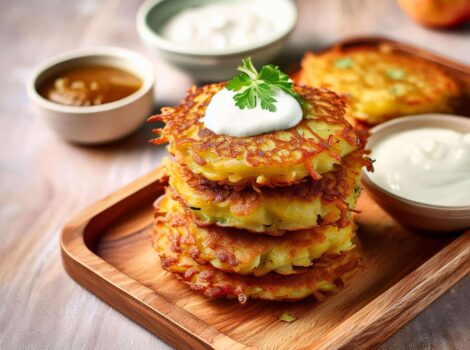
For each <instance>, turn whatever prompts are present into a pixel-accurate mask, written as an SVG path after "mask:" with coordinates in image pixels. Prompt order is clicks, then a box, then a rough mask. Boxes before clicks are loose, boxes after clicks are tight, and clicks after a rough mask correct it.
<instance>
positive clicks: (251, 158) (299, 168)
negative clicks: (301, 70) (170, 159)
mask: <svg viewBox="0 0 470 350" xmlns="http://www.w3.org/2000/svg"><path fill="white" fill-rule="evenodd" d="M223 87H224V83H218V84H212V85H206V86H203V87H199V88H196V87H192V88H191V89H190V90H189V92H188V95H187V96H186V98H185V99H184V100H183V101H182V103H181V104H180V105H179V106H177V107H166V108H162V114H160V115H158V116H154V117H151V118H150V119H149V120H150V121H155V120H162V121H164V122H165V123H166V125H165V127H164V128H163V129H156V130H155V132H156V133H157V134H159V135H161V136H160V138H157V139H154V140H153V142H154V143H157V144H160V143H164V142H169V147H168V150H169V152H170V153H171V154H172V155H174V156H175V157H176V159H177V160H178V161H180V162H181V163H183V164H185V165H186V166H187V167H188V168H189V169H190V170H191V171H192V172H193V173H195V174H201V175H203V176H204V177H205V178H207V179H209V180H212V181H216V182H219V183H224V184H229V185H232V186H238V187H240V186H242V187H243V186H244V185H246V184H257V185H260V186H281V185H283V186H287V185H291V184H293V183H295V182H299V181H300V180H302V179H304V178H306V177H307V176H311V177H312V178H313V179H315V180H319V179H320V178H321V174H323V173H325V172H328V171H331V170H332V169H333V168H334V166H335V165H336V164H339V163H340V162H341V158H342V157H343V156H345V155H346V154H348V153H350V152H352V151H353V150H355V149H357V148H360V147H361V146H363V143H364V140H363V139H362V138H361V137H360V136H358V135H357V134H356V133H355V131H354V129H353V128H352V126H351V125H350V124H349V123H348V122H347V121H346V120H345V119H344V112H345V103H344V101H343V99H341V98H340V97H338V96H337V95H336V94H335V93H333V92H331V91H327V90H324V89H315V88H311V87H302V86H297V85H294V87H293V89H294V91H295V92H296V93H298V94H299V95H300V97H301V98H302V99H303V100H304V102H305V105H307V106H309V107H308V108H307V109H308V110H304V111H303V112H304V116H303V119H302V121H301V122H300V123H299V124H298V125H296V126H295V127H293V128H291V129H288V130H282V131H275V132H271V133H266V134H262V135H256V136H252V137H233V136H224V135H217V134H215V133H213V132H212V131H210V130H209V129H207V128H205V127H204V125H203V123H202V122H201V121H200V119H201V118H202V117H203V116H204V114H205V109H206V106H207V105H208V103H209V102H210V100H211V98H212V97H213V96H214V95H215V94H216V93H217V92H218V91H220V90H221V89H222V88H223Z"/></svg>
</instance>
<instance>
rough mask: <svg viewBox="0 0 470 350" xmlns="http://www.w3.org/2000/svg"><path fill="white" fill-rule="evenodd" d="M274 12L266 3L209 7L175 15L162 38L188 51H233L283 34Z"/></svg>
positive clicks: (258, 0)
mask: <svg viewBox="0 0 470 350" xmlns="http://www.w3.org/2000/svg"><path fill="white" fill-rule="evenodd" d="M273 11H275V9H272V6H269V1H265V0H242V1H234V2H230V1H223V2H219V3H209V4H207V5H202V6H200V7H194V8H189V9H186V10H183V11H181V12H179V13H177V14H176V15H175V16H173V17H171V18H170V19H169V20H168V21H167V23H166V24H164V26H163V27H162V31H161V34H162V36H163V37H164V38H165V39H167V40H170V41H173V42H175V43H179V44H182V45H185V47H189V48H201V47H202V48H204V49H213V50H223V49H236V48H240V47H245V46H247V45H253V44H257V43H259V42H261V41H264V40H265V39H268V38H270V37H272V36H273V35H277V33H278V32H280V31H282V23H279V21H275V20H274V19H275V18H277V17H278V16H274V15H273V14H272V13H271V12H273Z"/></svg>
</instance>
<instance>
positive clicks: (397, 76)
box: [386, 69, 406, 80]
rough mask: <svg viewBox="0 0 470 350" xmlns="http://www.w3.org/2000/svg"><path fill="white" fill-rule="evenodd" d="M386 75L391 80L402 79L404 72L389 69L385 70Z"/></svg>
mask: <svg viewBox="0 0 470 350" xmlns="http://www.w3.org/2000/svg"><path fill="white" fill-rule="evenodd" d="M386 74H387V76H388V77H389V78H390V79H393V80H400V79H403V78H404V77H405V75H406V74H405V71H403V70H401V69H389V70H387V72H386Z"/></svg>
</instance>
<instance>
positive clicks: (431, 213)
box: [362, 114, 470, 232]
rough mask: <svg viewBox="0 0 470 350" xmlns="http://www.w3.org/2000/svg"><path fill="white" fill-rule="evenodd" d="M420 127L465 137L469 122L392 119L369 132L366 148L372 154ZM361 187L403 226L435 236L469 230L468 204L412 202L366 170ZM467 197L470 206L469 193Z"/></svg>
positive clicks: (423, 117) (440, 118) (449, 117)
mask: <svg viewBox="0 0 470 350" xmlns="http://www.w3.org/2000/svg"><path fill="white" fill-rule="evenodd" d="M422 127H439V128H447V129H450V130H455V131H458V132H465V133H468V132H470V118H466V117H457V116H453V115H445V114H426V115H417V116H411V117H404V118H398V119H394V120H391V121H388V122H386V123H383V124H380V125H379V126H376V127H374V128H372V129H371V133H372V135H371V136H370V137H369V140H368V142H367V146H366V147H367V148H368V149H370V150H373V149H374V146H375V145H377V144H378V143H380V141H381V140H382V139H383V138H385V137H387V136H388V135H391V134H395V133H397V132H401V131H407V130H412V129H416V128H422ZM469 161H470V159H469ZM410 181H419V179H410ZM362 183H363V185H364V187H365V188H366V190H367V192H368V193H369V194H370V196H371V197H372V198H373V199H374V200H375V202H376V203H377V204H378V205H380V206H381V207H382V208H383V209H384V210H385V211H387V212H388V213H389V214H390V215H391V216H392V217H393V218H394V219H396V220H397V221H398V222H400V223H402V224H404V225H406V226H410V227H414V228H417V229H422V230H426V231H435V232H452V231H459V230H464V229H466V228H470V204H469V205H465V206H440V205H432V204H426V203H420V202H416V201H412V200H410V199H407V198H403V197H401V196H398V195H397V194H394V193H392V192H390V191H388V190H387V189H385V188H384V187H383V186H381V185H380V184H378V183H377V182H374V181H373V178H372V177H370V176H369V174H368V172H367V170H365V169H363V171H362ZM468 197H469V202H470V193H469V194H468Z"/></svg>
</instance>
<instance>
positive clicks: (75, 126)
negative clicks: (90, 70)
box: [27, 47, 154, 144]
mask: <svg viewBox="0 0 470 350" xmlns="http://www.w3.org/2000/svg"><path fill="white" fill-rule="evenodd" d="M87 65H104V66H112V67H116V68H120V69H123V70H126V71H128V72H131V73H133V74H135V75H136V76H137V77H139V78H140V79H141V80H142V86H141V87H140V89H139V90H137V91H136V92H134V93H133V94H131V95H129V96H127V97H125V98H123V99H120V100H118V101H114V102H110V103H105V104H102V105H97V106H86V107H85V106H66V105H61V104H59V103H55V102H52V101H49V100H47V99H46V98H44V97H43V96H41V95H40V94H39V92H38V88H39V87H40V86H41V84H42V83H44V81H46V80H47V79H48V78H50V77H51V76H54V75H56V74H58V73H60V72H61V71H63V70H67V69H70V68H73V67H79V66H87ZM153 84H154V74H153V69H152V66H151V64H150V63H149V62H148V61H147V60H145V59H144V58H143V57H142V56H140V55H138V54H136V53H134V52H132V51H129V50H126V49H122V48H117V47H96V48H84V49H78V50H74V51H70V52H67V53H64V54H62V55H59V56H57V57H54V58H52V59H50V60H48V61H47V62H45V63H43V64H42V65H41V66H39V67H38V68H37V69H36V70H35V71H34V73H33V74H32V76H31V78H30V80H29V82H28V86H27V90H28V95H29V98H30V99H31V101H32V102H33V103H34V105H35V106H36V107H37V109H38V110H39V112H40V115H41V117H42V119H43V120H44V121H45V123H46V124H47V125H48V126H49V127H50V128H51V129H52V130H54V131H55V132H56V133H57V134H58V135H60V136H61V137H63V138H64V139H66V140H68V141H71V142H77V143H83V144H99V143H106V142H111V141H114V140H117V139H120V138H122V137H125V136H127V135H129V134H130V133H132V132H133V131H135V130H136V129H137V128H139V126H141V125H142V124H143V123H144V121H145V119H146V118H147V117H148V116H149V114H150V112H151V110H152V105H153Z"/></svg>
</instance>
